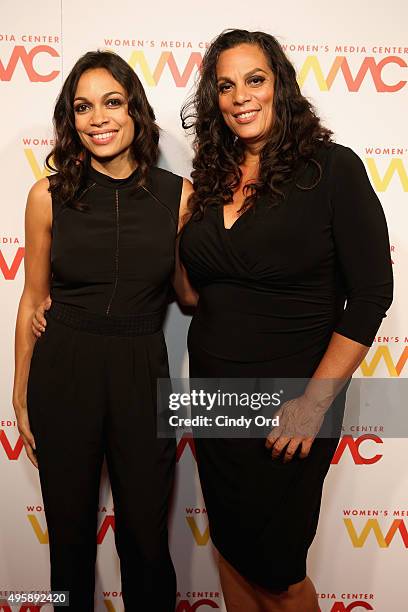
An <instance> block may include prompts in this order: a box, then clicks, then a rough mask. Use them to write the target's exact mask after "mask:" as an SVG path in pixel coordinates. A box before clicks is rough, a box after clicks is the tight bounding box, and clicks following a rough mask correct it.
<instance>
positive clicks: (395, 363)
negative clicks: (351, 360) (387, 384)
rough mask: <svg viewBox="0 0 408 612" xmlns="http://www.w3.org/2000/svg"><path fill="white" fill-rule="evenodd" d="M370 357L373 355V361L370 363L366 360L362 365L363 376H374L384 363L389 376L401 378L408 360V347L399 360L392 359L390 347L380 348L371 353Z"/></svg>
mask: <svg viewBox="0 0 408 612" xmlns="http://www.w3.org/2000/svg"><path fill="white" fill-rule="evenodd" d="M373 353H374V354H373ZM369 355H370V357H371V355H373V356H372V357H371V360H370V361H369V360H368V358H365V359H363V361H362V362H361V365H360V369H361V373H362V374H363V376H374V374H375V373H376V370H377V368H378V366H379V364H380V363H381V362H384V365H385V367H386V371H387V372H388V374H389V376H392V377H396V376H400V374H401V372H402V370H403V368H404V366H405V363H406V361H407V359H408V346H406V347H405V348H404V349H403V350H402V352H401V354H400V355H399V356H398V357H397V358H393V357H392V355H391V351H390V349H389V347H388V346H379V347H378V348H376V349H375V350H374V351H370V353H369Z"/></svg>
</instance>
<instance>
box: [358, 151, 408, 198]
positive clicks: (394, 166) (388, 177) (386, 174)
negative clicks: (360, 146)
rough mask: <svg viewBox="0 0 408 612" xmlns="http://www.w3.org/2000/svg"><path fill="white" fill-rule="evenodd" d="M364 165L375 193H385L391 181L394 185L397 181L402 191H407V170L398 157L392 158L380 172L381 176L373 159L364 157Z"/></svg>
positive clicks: (376, 162)
mask: <svg viewBox="0 0 408 612" xmlns="http://www.w3.org/2000/svg"><path fill="white" fill-rule="evenodd" d="M366 164H367V170H368V174H369V175H370V178H371V180H372V182H373V185H374V188H375V190H376V191H379V192H383V191H387V189H388V187H389V186H390V183H391V181H393V183H394V182H395V181H396V180H397V179H398V180H399V183H400V185H401V187H402V189H403V191H408V170H407V168H406V166H405V164H404V161H403V159H401V158H400V157H392V158H391V161H390V162H389V163H388V166H387V167H386V168H384V169H383V170H382V175H381V174H380V170H379V169H378V161H376V160H375V159H374V158H373V157H366ZM393 179H395V180H393Z"/></svg>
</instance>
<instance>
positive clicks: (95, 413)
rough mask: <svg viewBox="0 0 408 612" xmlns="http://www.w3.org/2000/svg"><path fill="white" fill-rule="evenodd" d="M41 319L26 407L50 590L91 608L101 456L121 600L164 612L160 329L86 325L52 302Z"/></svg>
mask: <svg viewBox="0 0 408 612" xmlns="http://www.w3.org/2000/svg"><path fill="white" fill-rule="evenodd" d="M60 319H61V317H60ZM62 319H64V317H62ZM47 320H48V324H47V329H46V332H45V334H44V335H43V337H41V338H40V339H38V340H37V342H36V345H35V349H34V353H33V357H32V362H31V368H30V376H29V383H28V414H29V419H30V425H31V428H32V431H33V434H34V437H35V440H36V447H37V456H38V462H39V471H40V479H41V489H42V494H43V501H44V509H45V515H46V519H47V525H48V532H49V542H50V561H51V589H52V590H64V591H69V592H70V607H69V609H70V610H75V612H88V611H92V610H93V609H94V589H95V560H96V551H97V544H96V532H97V507H98V500H99V483H100V475H101V467H102V463H103V459H104V457H106V460H107V466H108V471H109V477H110V481H111V487H112V494H113V501H114V507H115V542H116V548H117V551H118V554H119V558H120V568H121V579H122V596H123V600H124V604H125V609H126V611H128V612H138V611H140V612H145V611H146V610H154V611H155V612H156V611H157V612H172V611H173V610H174V608H175V596H176V577H175V572H174V568H173V564H172V561H171V558H170V554H169V548H168V533H167V515H168V504H169V497H170V494H171V489H172V484H173V475H174V466H175V441H174V440H160V439H157V437H156V378H157V377H167V376H168V364H167V352H166V346H165V342H164V338H163V334H162V332H161V331H158V332H156V333H151V334H150V333H149V334H145V335H139V336H135V335H132V336H130V337H129V336H114V335H105V334H103V333H89V332H86V331H83V330H80V329H75V328H74V327H71V326H70V325H67V324H66V323H64V322H61V320H56V319H55V318H54V317H53V307H52V308H51V311H50V314H49V315H48V318H47ZM66 320H67V321H68V322H70V321H69V318H67V317H66ZM93 331H94V332H95V329H93ZM111 332H112V330H110V331H109V333H111ZM132 333H133V332H132Z"/></svg>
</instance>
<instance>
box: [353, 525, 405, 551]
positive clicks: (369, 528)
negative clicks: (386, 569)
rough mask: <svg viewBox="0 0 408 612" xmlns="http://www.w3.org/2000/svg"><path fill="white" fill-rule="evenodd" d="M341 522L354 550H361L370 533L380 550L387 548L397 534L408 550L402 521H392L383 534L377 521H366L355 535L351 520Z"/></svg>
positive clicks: (355, 531)
mask: <svg viewBox="0 0 408 612" xmlns="http://www.w3.org/2000/svg"><path fill="white" fill-rule="evenodd" d="M343 521H344V525H345V527H346V530H347V533H348V536H349V538H350V540H351V543H352V545H353V546H354V548H363V546H364V545H365V543H366V541H367V538H368V536H369V535H370V534H371V532H372V533H373V536H374V538H375V541H376V542H377V544H378V546H379V547H380V548H388V547H389V546H390V544H391V542H392V541H393V539H394V536H395V535H396V533H397V532H398V533H399V535H400V538H401V540H402V542H403V544H404V546H405V548H408V530H407V527H406V525H405V522H404V519H394V520H393V522H392V523H391V525H390V526H389V528H388V531H387V532H385V531H383V530H382V529H381V527H380V525H379V522H378V519H376V518H370V519H367V521H366V523H365V525H364V526H363V528H362V529H361V530H360V533H357V530H356V528H355V526H354V521H353V519H351V518H345V519H343ZM371 540H372V538H371Z"/></svg>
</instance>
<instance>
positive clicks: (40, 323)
mask: <svg viewBox="0 0 408 612" xmlns="http://www.w3.org/2000/svg"><path fill="white" fill-rule="evenodd" d="M51 304H52V300H51V298H50V296H48V297H47V298H46V299H45V300H44V301H43V302H42V303H41V304H40V305H39V307H38V308H37V310H36V311H35V313H34V315H33V320H32V322H31V329H32V332H33V334H34V336H37V338H39V337H40V336H41V334H42V333H43V332H45V328H46V326H47V320H46V318H45V316H44V313H45V311H46V310H49V308H50V306H51Z"/></svg>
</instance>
